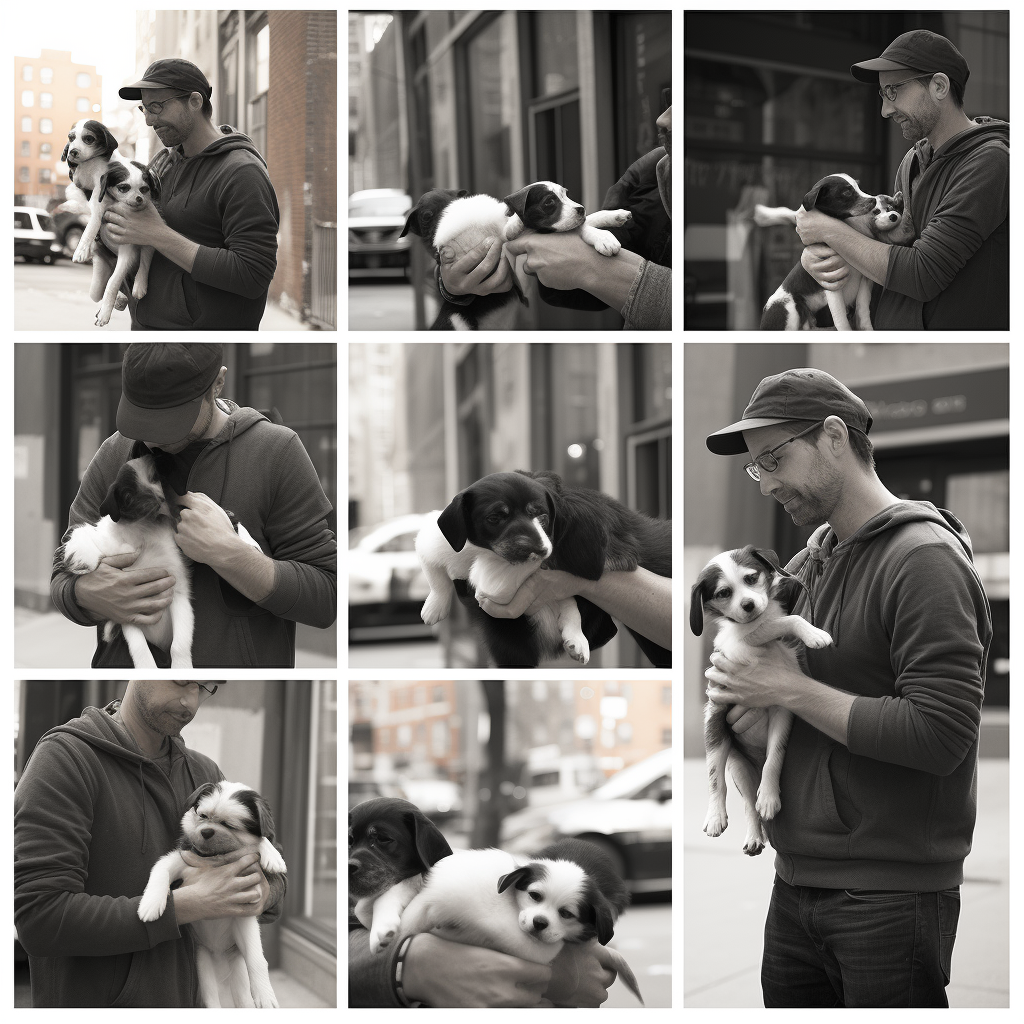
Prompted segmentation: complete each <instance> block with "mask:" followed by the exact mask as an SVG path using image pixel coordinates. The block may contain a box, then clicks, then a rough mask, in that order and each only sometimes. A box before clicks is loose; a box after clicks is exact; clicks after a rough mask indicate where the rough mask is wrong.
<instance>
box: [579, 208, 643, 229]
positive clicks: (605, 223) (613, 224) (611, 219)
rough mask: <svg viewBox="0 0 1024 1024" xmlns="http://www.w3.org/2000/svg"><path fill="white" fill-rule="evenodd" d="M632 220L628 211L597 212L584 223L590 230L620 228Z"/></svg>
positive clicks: (631, 215)
mask: <svg viewBox="0 0 1024 1024" xmlns="http://www.w3.org/2000/svg"><path fill="white" fill-rule="evenodd" d="M632 219H633V214H631V213H630V212H629V210H597V211H596V212H595V213H592V214H590V216H589V217H587V220H586V223H587V225H588V226H589V227H592V228H621V227H622V225H623V224H627V223H629V221H631V220H632Z"/></svg>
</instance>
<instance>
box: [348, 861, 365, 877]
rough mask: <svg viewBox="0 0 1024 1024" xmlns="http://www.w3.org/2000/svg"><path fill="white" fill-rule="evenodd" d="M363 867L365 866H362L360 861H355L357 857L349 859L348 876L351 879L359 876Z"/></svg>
mask: <svg viewBox="0 0 1024 1024" xmlns="http://www.w3.org/2000/svg"><path fill="white" fill-rule="evenodd" d="M362 866H363V865H362V864H360V863H359V861H357V860H356V859H355V857H349V859H348V876H349V878H351V877H352V876H353V875H358V874H359V869H360V868H361V867H362Z"/></svg>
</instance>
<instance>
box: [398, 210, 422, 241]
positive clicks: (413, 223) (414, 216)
mask: <svg viewBox="0 0 1024 1024" xmlns="http://www.w3.org/2000/svg"><path fill="white" fill-rule="evenodd" d="M410 231H411V232H412V233H413V234H414V235H419V236H420V238H422V237H423V229H422V228H421V227H420V208H419V207H418V206H414V207H413V208H412V209H411V210H410V211H409V216H408V217H406V218H405V227H404V228H402V232H401V234H400V235H399V236H398V237H399V238H404V237H405V236H406V235H407V234H408V233H409V232H410Z"/></svg>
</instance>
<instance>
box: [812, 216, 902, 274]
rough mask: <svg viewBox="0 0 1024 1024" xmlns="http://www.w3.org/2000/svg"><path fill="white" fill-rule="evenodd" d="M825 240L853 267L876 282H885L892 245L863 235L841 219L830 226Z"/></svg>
mask: <svg viewBox="0 0 1024 1024" xmlns="http://www.w3.org/2000/svg"><path fill="white" fill-rule="evenodd" d="M824 242H825V244H826V245H827V246H829V247H830V248H832V249H835V251H836V252H837V253H839V255H840V256H842V257H843V259H844V260H846V262H847V263H849V264H850V266H851V267H853V268H854V269H855V270H859V271H860V272H861V273H862V274H863V275H864V276H865V277H869V278H870V279H871V280H872V281H874V282H875V284H885V275H886V273H887V272H888V269H889V250H890V249H891V248H892V246H891V245H888V244H886V243H885V242H876V241H875V239H873V238H868V237H867V235H862V234H861V233H860V232H859V231H856V230H854V229H853V228H851V227H850V226H849V224H844V223H843V222H842V221H841V220H836V221H835V227H833V226H832V225H831V224H830V225H829V226H828V228H827V230H826V231H825V238H824Z"/></svg>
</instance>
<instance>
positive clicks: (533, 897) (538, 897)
mask: <svg viewBox="0 0 1024 1024" xmlns="http://www.w3.org/2000/svg"><path fill="white" fill-rule="evenodd" d="M527 895H528V896H529V897H530V899H531V900H533V902H534V903H543V902H544V897H543V896H541V894H540V893H539V892H527Z"/></svg>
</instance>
